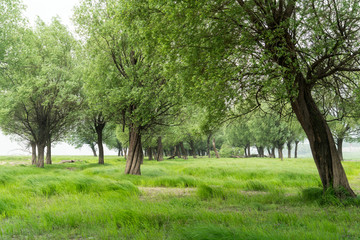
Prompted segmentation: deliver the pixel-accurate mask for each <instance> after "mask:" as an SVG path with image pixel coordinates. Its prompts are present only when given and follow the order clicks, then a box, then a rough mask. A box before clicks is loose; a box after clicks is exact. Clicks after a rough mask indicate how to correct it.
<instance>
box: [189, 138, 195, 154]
mask: <svg viewBox="0 0 360 240" xmlns="http://www.w3.org/2000/svg"><path fill="white" fill-rule="evenodd" d="M189 145H190V148H191V154H192V155H193V158H196V150H195V144H194V140H192V139H191V140H190V141H189Z"/></svg>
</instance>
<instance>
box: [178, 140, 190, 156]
mask: <svg viewBox="0 0 360 240" xmlns="http://www.w3.org/2000/svg"><path fill="white" fill-rule="evenodd" d="M179 145H180V148H181V155H182V156H183V158H184V159H188V155H187V151H186V150H185V147H184V143H183V142H180V143H179Z"/></svg>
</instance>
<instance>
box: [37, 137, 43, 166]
mask: <svg viewBox="0 0 360 240" xmlns="http://www.w3.org/2000/svg"><path fill="white" fill-rule="evenodd" d="M37 149H38V160H37V163H36V166H37V167H40V168H43V167H44V151H45V143H40V144H39V143H38V144H37Z"/></svg>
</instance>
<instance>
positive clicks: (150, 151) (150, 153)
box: [147, 147, 153, 160]
mask: <svg viewBox="0 0 360 240" xmlns="http://www.w3.org/2000/svg"><path fill="white" fill-rule="evenodd" d="M147 153H148V156H149V160H153V152H152V148H151V147H148V149H147Z"/></svg>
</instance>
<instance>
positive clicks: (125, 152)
mask: <svg viewBox="0 0 360 240" xmlns="http://www.w3.org/2000/svg"><path fill="white" fill-rule="evenodd" d="M127 151H128V149H127V148H124V157H125V159H127Z"/></svg>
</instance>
